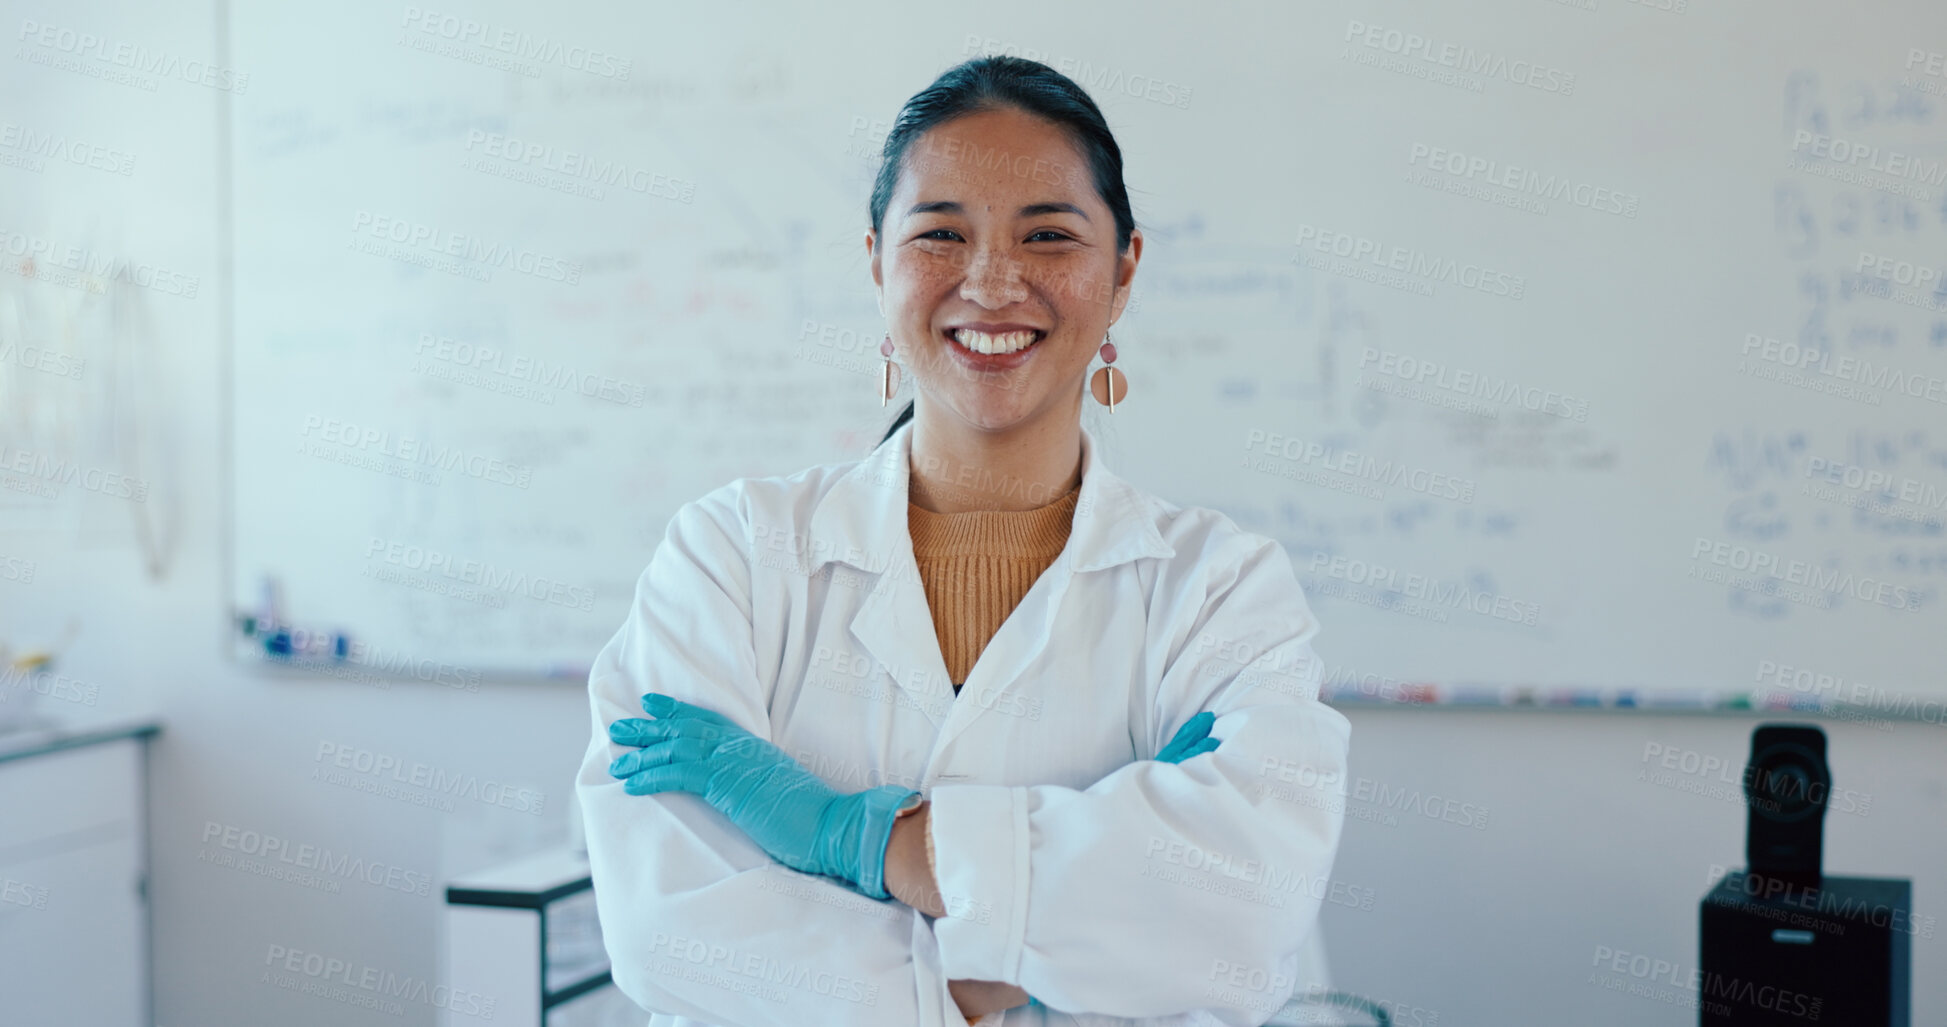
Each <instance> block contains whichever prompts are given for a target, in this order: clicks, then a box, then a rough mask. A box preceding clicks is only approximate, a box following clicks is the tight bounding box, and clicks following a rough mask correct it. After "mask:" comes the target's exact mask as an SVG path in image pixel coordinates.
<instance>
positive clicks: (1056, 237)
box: [1028, 228, 1068, 242]
mask: <svg viewBox="0 0 1947 1027" xmlns="http://www.w3.org/2000/svg"><path fill="white" fill-rule="evenodd" d="M1043 235H1046V236H1052V237H1053V238H1050V239H1043V240H1041V241H1042V242H1061V241H1062V240H1064V239H1067V238H1068V235H1067V233H1065V232H1057V231H1055V230H1054V229H1052V228H1044V229H1042V230H1041V231H1039V232H1036V233H1034V235H1030V236H1028V241H1029V242H1034V241H1035V240H1036V238H1037V237H1039V236H1043Z"/></svg>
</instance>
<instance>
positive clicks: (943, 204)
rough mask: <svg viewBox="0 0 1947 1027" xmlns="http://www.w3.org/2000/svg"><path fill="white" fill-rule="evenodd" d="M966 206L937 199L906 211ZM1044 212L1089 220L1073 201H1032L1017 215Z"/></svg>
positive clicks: (936, 211)
mask: <svg viewBox="0 0 1947 1027" xmlns="http://www.w3.org/2000/svg"><path fill="white" fill-rule="evenodd" d="M964 213H966V208H965V207H962V206H960V204H959V203H958V202H957V201H954V200H935V201H933V202H932V203H917V204H914V205H913V209H912V210H909V211H907V212H906V216H907V217H911V216H913V215H915V214H964ZM1043 214H1074V215H1077V216H1079V217H1080V218H1081V219H1082V220H1083V221H1088V220H1089V216H1088V212H1087V211H1084V210H1083V209H1082V208H1080V207H1077V206H1075V205H1074V204H1072V203H1030V204H1028V205H1027V206H1025V207H1022V208H1021V209H1020V211H1019V212H1017V213H1016V214H1015V216H1016V217H1023V218H1032V217H1040V216H1041V215H1043Z"/></svg>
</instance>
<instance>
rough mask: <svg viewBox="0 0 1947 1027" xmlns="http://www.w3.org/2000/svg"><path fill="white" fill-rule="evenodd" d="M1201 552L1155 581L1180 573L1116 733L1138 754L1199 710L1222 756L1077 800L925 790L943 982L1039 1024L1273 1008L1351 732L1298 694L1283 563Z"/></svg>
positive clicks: (1245, 546) (985, 789)
mask: <svg viewBox="0 0 1947 1027" xmlns="http://www.w3.org/2000/svg"><path fill="white" fill-rule="evenodd" d="M1189 544H1192V543H1183V544H1182V545H1189ZM1200 544H1201V545H1202V547H1203V551H1202V554H1201V556H1200V558H1198V559H1195V560H1185V561H1176V560H1172V561H1166V562H1165V564H1164V568H1165V569H1164V570H1163V571H1161V572H1160V576H1162V577H1163V578H1164V579H1167V577H1168V575H1170V574H1171V573H1179V574H1182V575H1183V577H1184V579H1185V580H1183V581H1181V582H1180V583H1179V584H1174V585H1172V584H1168V583H1167V580H1165V583H1164V584H1163V585H1162V586H1161V587H1158V588H1156V589H1155V590H1154V591H1153V593H1152V595H1153V596H1154V599H1153V601H1152V606H1151V609H1150V613H1149V628H1148V639H1147V641H1146V642H1145V646H1146V654H1147V655H1146V657H1145V659H1146V660H1147V661H1149V665H1151V666H1157V667H1161V673H1160V676H1159V677H1158V678H1157V684H1156V686H1155V692H1154V694H1153V703H1152V704H1151V706H1150V708H1149V710H1148V719H1149V721H1150V723H1148V724H1145V725H1132V731H1139V732H1146V733H1147V735H1148V737H1147V738H1143V737H1137V738H1136V739H1135V742H1136V745H1137V750H1138V752H1143V753H1145V755H1146V756H1149V757H1153V756H1154V754H1155V753H1156V752H1157V751H1159V750H1160V749H1161V748H1162V746H1163V744H1164V743H1165V742H1166V740H1167V738H1168V737H1169V736H1170V735H1172V734H1174V732H1175V731H1176V729H1177V728H1178V727H1180V726H1181V725H1182V724H1183V723H1184V722H1185V721H1187V720H1189V719H1190V717H1191V716H1193V715H1195V714H1196V713H1198V712H1200V711H1202V710H1211V711H1213V712H1214V713H1215V714H1216V721H1215V723H1214V724H1213V725H1212V728H1211V732H1210V733H1211V735H1212V736H1213V737H1215V738H1218V739H1219V740H1220V741H1221V744H1220V745H1219V747H1218V748H1217V749H1216V750H1215V751H1214V752H1211V753H1208V754H1204V755H1199V756H1197V757H1195V758H1192V759H1190V760H1188V761H1185V762H1184V763H1181V764H1170V763H1161V762H1156V761H1154V760H1153V758H1152V759H1144V760H1141V761H1138V762H1135V763H1132V764H1129V765H1127V766H1124V767H1121V768H1118V769H1117V770H1115V771H1114V772H1113V773H1111V774H1109V775H1108V776H1107V777H1105V778H1103V779H1102V780H1100V781H1098V782H1097V783H1095V784H1094V785H1092V786H1090V787H1089V788H1088V789H1086V790H1079V791H1078V790H1076V789H1073V788H1067V787H1061V786H1056V785H1030V786H1022V787H1001V786H993V785H971V784H970V785H940V786H938V787H936V788H935V789H934V790H933V794H932V796H931V801H932V810H931V823H932V826H931V834H932V840H933V843H934V850H935V859H936V864H937V876H938V878H939V884H940V890H941V894H942V896H943V897H944V900H945V903H946V906H947V913H948V915H947V916H945V917H942V918H940V919H939V920H938V921H936V922H935V924H934V933H935V935H936V937H937V938H938V939H939V945H940V959H941V963H942V965H943V966H944V968H945V971H946V973H947V975H948V976H949V977H953V978H974V979H978V980H998V981H1006V982H1009V983H1012V984H1016V985H1019V986H1020V987H1022V988H1024V989H1026V990H1027V991H1028V993H1029V994H1031V995H1033V996H1034V997H1035V998H1037V999H1039V1000H1040V1001H1041V1002H1042V1003H1044V1004H1046V1005H1047V1006H1049V1007H1050V1008H1053V1009H1057V1010H1068V1011H1073V1012H1078V1013H1080V1012H1087V1013H1097V1014H1109V1015H1115V1016H1124V1017H1160V1016H1169V1015H1174V1014H1183V1013H1190V1012H1192V1011H1203V1013H1204V1015H1206V1016H1210V1017H1214V1018H1215V1020H1216V1021H1218V1022H1222V1023H1225V1024H1261V1023H1263V1022H1264V1021H1266V1020H1268V1019H1270V1018H1271V1016H1272V1015H1273V1014H1274V1013H1275V1012H1276V1011H1277V1009H1278V1008H1279V1006H1281V1005H1282V1004H1283V1003H1284V1002H1285V1001H1286V1000H1287V999H1288V998H1289V997H1290V995H1291V993H1292V991H1293V990H1294V979H1293V978H1294V974H1295V968H1296V966H1297V962H1298V950H1299V948H1300V946H1301V944H1302V943H1303V942H1305V941H1306V939H1307V937H1308V936H1309V933H1310V932H1311V931H1312V930H1313V929H1314V926H1315V924H1316V921H1317V915H1318V910H1319V908H1320V905H1321V903H1322V901H1323V900H1324V899H1325V898H1326V897H1327V896H1328V895H1329V894H1331V889H1332V888H1333V887H1335V886H1334V885H1332V884H1331V883H1330V882H1329V880H1328V878H1329V875H1330V873H1331V869H1332V862H1333V857H1334V855H1335V854H1336V852H1337V849H1338V842H1339V833H1340V829H1341V827H1342V826H1343V820H1344V805H1343V802H1344V799H1343V797H1344V794H1345V762H1346V750H1347V745H1348V741H1349V738H1350V734H1351V726H1350V724H1349V723H1348V722H1347V721H1346V719H1345V717H1344V716H1343V715H1342V714H1340V713H1339V712H1338V711H1336V710H1334V709H1332V708H1330V707H1328V706H1325V705H1323V704H1322V703H1320V702H1319V701H1318V686H1319V682H1320V679H1321V676H1322V674H1321V670H1320V667H1319V663H1318V659H1317V657H1316V655H1315V654H1314V652H1313V650H1312V646H1311V641H1312V638H1313V637H1314V636H1315V635H1316V634H1317V631H1318V622H1317V620H1316V619H1315V618H1314V617H1313V616H1312V612H1311V610H1310V607H1309V605H1308V604H1307V602H1306V600H1305V596H1304V593H1303V590H1302V587H1301V586H1300V585H1299V583H1298V579H1297V575H1296V574H1295V572H1294V571H1293V569H1292V566H1291V561H1290V558H1289V557H1288V556H1287V555H1286V554H1285V552H1284V549H1283V548H1282V547H1281V546H1280V545H1278V544H1277V543H1276V542H1275V541H1273V540H1271V539H1267V538H1264V537H1263V536H1259V535H1253V534H1248V533H1245V532H1242V531H1237V530H1235V529H1231V530H1229V531H1212V532H1211V533H1210V535H1209V536H1206V537H1205V538H1204V539H1203V540H1202V541H1201V543H1200ZM1182 545H1179V551H1180V550H1181V548H1182ZM1173 569H1174V570H1173ZM1132 719H1133V718H1132Z"/></svg>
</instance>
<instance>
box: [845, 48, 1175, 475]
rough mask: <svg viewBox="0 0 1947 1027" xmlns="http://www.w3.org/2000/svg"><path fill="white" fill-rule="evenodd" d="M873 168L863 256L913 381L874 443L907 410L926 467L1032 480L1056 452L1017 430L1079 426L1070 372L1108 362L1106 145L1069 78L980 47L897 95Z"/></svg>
mask: <svg viewBox="0 0 1947 1027" xmlns="http://www.w3.org/2000/svg"><path fill="white" fill-rule="evenodd" d="M882 161H883V163H882V164H881V166H880V169H879V174H878V177H877V179H876V181H875V182H874V183H873V189H872V199H871V205H870V212H871V222H872V225H871V228H870V229H869V230H868V231H867V232H866V238H865V246H866V253H867V255H868V256H869V257H870V258H871V262H872V280H873V282H874V284H875V285H876V286H877V291H878V297H879V309H880V311H881V313H883V314H885V316H886V318H887V328H888V338H889V340H890V342H891V348H892V349H893V351H894V353H896V354H897V355H898V357H899V359H900V361H901V363H903V364H904V365H905V366H906V367H908V368H909V369H911V371H912V373H913V375H914V377H915V378H916V379H917V380H918V389H919V396H918V398H916V399H915V400H914V401H913V402H912V403H911V404H909V405H908V406H907V408H906V410H905V411H903V412H902V413H901V414H900V416H899V418H898V419H897V420H895V421H894V422H893V425H892V427H891V428H890V429H888V431H887V433H886V436H887V437H888V438H890V437H891V434H892V432H893V431H896V430H898V428H899V427H900V426H901V425H903V424H905V423H906V421H908V420H909V419H914V418H917V419H918V421H919V422H920V424H919V426H918V428H917V430H916V432H915V440H914V441H915V451H916V453H918V454H919V455H920V459H921V463H922V465H923V466H924V467H927V468H936V469H944V468H945V466H946V465H947V464H948V463H954V464H964V463H969V462H975V463H979V464H981V465H982V466H987V467H989V468H990V469H996V470H999V471H1000V472H1001V473H1003V474H1015V475H1018V476H1019V477H1020V478H1021V479H1023V480H1034V481H1043V482H1044V483H1045V480H1046V477H1047V476H1048V475H1050V474H1054V473H1059V472H1065V471H1066V470H1068V469H1069V467H1072V461H1069V462H1068V463H1067V464H1065V465H1064V464H1063V463H1062V462H1061V461H1058V460H1057V461H1040V462H1037V461H1033V460H1025V461H1024V460H1021V459H1020V457H1021V456H1023V455H1025V454H1029V453H1033V452H1034V451H1036V450H1046V449H1051V448H1055V449H1058V448H1060V447H1047V446H1043V445H1026V446H1024V445H1021V444H1020V440H1023V439H1030V438H1032V439H1038V440H1040V441H1041V442H1044V443H1045V442H1048V441H1051V440H1053V439H1056V438H1062V437H1064V436H1065V435H1067V434H1069V433H1072V431H1073V430H1074V426H1075V425H1076V424H1078V423H1079V418H1080V412H1081V392H1082V390H1081V382H1082V378H1083V375H1084V373H1085V372H1086V369H1087V367H1088V364H1089V361H1090V359H1091V358H1092V357H1093V356H1095V355H1096V354H1097V353H1098V352H1100V353H1101V354H1102V355H1103V356H1104V358H1105V361H1112V360H1113V359H1114V353H1115V350H1114V347H1113V346H1112V345H1111V344H1109V343H1108V341H1107V337H1108V332H1109V327H1110V326H1111V325H1112V324H1114V323H1115V321H1116V320H1117V319H1118V318H1120V317H1121V316H1122V311H1123V308H1124V306H1125V305H1126V304H1127V302H1128V299H1129V284H1130V281H1131V280H1132V279H1133V278H1134V276H1135V273H1136V265H1137V263H1138V262H1139V261H1140V260H1141V259H1142V248H1143V238H1142V232H1141V231H1140V230H1139V229H1137V228H1136V225H1135V217H1134V215H1133V213H1132V212H1131V210H1130V207H1129V193H1128V190H1127V188H1125V187H1124V185H1123V181H1122V150H1121V148H1120V147H1119V146H1117V145H1116V141H1115V137H1114V136H1113V135H1112V134H1111V133H1110V132H1109V127H1108V124H1107V122H1105V121H1104V120H1103V118H1102V112H1101V110H1100V109H1099V108H1097V107H1096V105H1095V102H1094V101H1093V100H1091V99H1089V97H1088V94H1087V93H1085V92H1083V91H1082V89H1081V87H1079V86H1077V85H1075V83H1074V82H1072V81H1070V80H1069V79H1068V78H1066V77H1065V76H1063V75H1061V74H1059V73H1058V72H1055V71H1053V70H1052V69H1050V68H1048V67H1047V66H1046V65H1043V64H1040V63H1037V62H1035V61H1029V60H1022V59H1020V58H1013V57H990V58H985V59H981V60H976V61H969V62H967V63H965V64H962V65H960V66H959V67H957V68H954V69H952V70H950V71H948V72H947V73H946V74H944V75H941V76H940V77H939V79H938V80H936V81H935V82H934V83H933V84H932V85H931V86H929V87H928V88H927V89H926V90H924V91H922V92H921V93H919V94H918V95H917V96H914V97H913V98H912V99H911V100H909V101H907V103H906V106H905V108H904V109H903V110H901V112H900V115H899V118H898V120H897V121H896V122H895V123H894V124H893V127H892V130H891V131H890V132H888V133H887V135H886V142H885V147H884V150H883V152H882ZM1003 312H1004V313H1007V314H1009V315H1010V316H1008V317H1006V318H1004V319H1003V318H1000V317H998V314H999V313H1003ZM1103 377H1104V378H1105V379H1107V381H1106V383H1105V384H1106V385H1107V386H1108V387H1112V388H1113V395H1112V396H1111V395H1110V393H1109V392H1108V391H1105V390H1104V389H1102V388H1098V391H1097V399H1098V400H1100V401H1103V402H1107V401H1108V400H1110V399H1113V400H1114V401H1115V402H1117V403H1120V402H1121V401H1122V398H1123V396H1124V395H1126V393H1127V382H1126V380H1124V379H1123V378H1122V376H1121V374H1120V373H1119V372H1114V371H1109V372H1108V373H1107V374H1105V375H1104V376H1103ZM1003 454H1012V457H1003ZM997 458H999V459H1002V460H1003V461H1004V462H1005V463H1007V464H1009V465H1012V466H1007V467H1004V468H996V467H994V463H993V461H994V460H996V459H997ZM922 475H924V472H922ZM1037 476H1038V477H1037ZM931 477H932V478H934V479H935V480H936V481H937V480H938V479H939V478H940V476H939V475H932V476H931ZM933 483H934V482H929V481H922V482H920V483H919V484H920V485H921V486H922V487H921V488H920V489H919V490H918V491H919V494H920V499H921V502H922V505H925V506H927V507H929V508H932V509H936V510H938V511H939V512H958V511H959V510H960V509H991V508H999V509H1010V508H1018V507H1009V506H1006V505H1001V506H999V507H990V506H988V505H986V504H987V503H989V502H991V500H992V498H993V497H985V498H982V499H969V500H967V503H968V504H971V505H962V504H959V503H954V502H951V501H950V500H947V499H945V498H944V497H941V496H938V495H932V496H930V497H929V496H928V494H927V489H926V488H925V486H927V485H930V484H933ZM1038 494H1045V493H1038ZM928 498H930V499H931V500H932V501H931V502H927V499H928ZM1023 502H1027V501H1023ZM1031 505H1039V503H1032V504H1031Z"/></svg>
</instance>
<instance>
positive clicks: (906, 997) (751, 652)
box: [575, 483, 967, 1027]
mask: <svg viewBox="0 0 1947 1027" xmlns="http://www.w3.org/2000/svg"><path fill="white" fill-rule="evenodd" d="M735 484H736V483H732V485H733V486H734V485H735ZM744 523H745V518H744V515H743V511H742V500H741V499H740V497H739V494H738V493H737V492H736V491H734V490H733V488H732V486H725V487H724V488H723V489H720V490H718V491H715V492H712V493H711V494H709V495H707V496H705V497H703V498H702V499H699V500H697V501H695V502H693V503H690V504H687V505H685V506H684V507H682V508H681V509H680V510H678V512H677V513H676V515H675V516H674V517H673V518H672V519H671V522H670V525H669V528H668V530H667V533H666V535H665V537H664V539H663V542H662V544H661V545H660V546H659V547H658V548H657V550H656V553H655V555H654V557H653V558H652V559H651V560H650V563H649V566H648V568H647V569H646V570H644V572H643V573H642V576H641V578H640V579H639V581H638V583H637V586H636V593H635V599H634V603H633V605H632V607H631V608H630V611H629V614H628V617H627V619H626V620H625V621H624V623H623V625H622V627H621V629H620V630H619V631H618V632H617V633H616V635H615V637H614V638H613V639H612V640H611V641H610V642H609V643H608V645H607V646H606V647H604V648H603V649H602V651H601V653H600V655H599V656H598V657H597V658H596V661H595V664H594V666H593V669H592V671H591V673H590V675H589V680H588V692H589V701H590V704H591V708H592V714H593V737H592V738H591V739H590V742H589V746H588V752H587V755H586V757H585V758H584V760H583V762H582V765H581V770H580V773H579V774H578V776H577V779H576V783H575V792H576V795H577V798H578V799H579V801H580V803H581V808H582V816H583V821H584V823H585V826H586V830H587V837H588V861H589V867H590V871H591V874H592V876H593V879H594V886H595V904H596V912H597V915H598V916H599V917H600V921H601V925H602V940H603V944H604V945H605V946H606V947H607V949H608V954H609V959H610V961H611V964H612V973H613V975H614V980H615V983H616V986H617V987H618V988H620V989H621V990H622V992H623V993H624V994H626V995H628V996H629V998H631V999H633V1000H635V1002H636V1003H637V1004H638V1005H640V1006H642V1007H643V1008H645V1009H648V1010H651V1011H657V1012H663V1013H669V1014H674V1015H677V1016H684V1017H689V1018H692V1019H695V1020H699V1021H702V1022H704V1023H710V1024H718V1025H722V1027H786V1025H789V1027H800V1025H802V1024H806V1023H847V1024H861V1025H868V1027H869V1025H880V1024H883V1025H888V1027H890V1025H898V1027H910V1025H913V1024H921V1025H927V1027H966V1024H967V1021H966V1019H965V1018H964V1017H962V1016H961V1015H960V1013H959V1008H958V1006H957V1005H956V1004H955V1003H954V1001H953V999H952V996H951V995H949V994H948V992H947V978H946V977H945V975H944V974H943V973H942V972H941V969H940V963H939V951H938V945H937V942H936V940H935V938H934V935H933V928H932V924H931V922H930V921H928V920H927V919H926V918H925V917H923V916H921V915H920V914H919V913H917V912H915V911H914V910H912V909H910V908H908V907H906V906H904V905H901V904H899V903H897V902H880V901H875V900H873V899H869V898H867V897H865V896H864V895H863V894H861V893H860V892H858V891H857V890H855V889H852V888H850V887H849V886H846V885H843V884H840V883H838V882H836V881H834V880H832V879H830V878H826V877H820V876H816V875H809V874H802V873H799V872H797V871H794V870H790V869H788V868H785V867H783V866H782V865H780V864H778V863H776V862H775V861H774V860H772V859H771V858H770V856H769V855H768V854H767V853H765V852H764V851H763V850H762V849H761V848H759V847H758V846H757V845H756V844H755V843H754V842H752V841H750V839H749V838H748V836H746V835H745V834H744V833H743V832H742V831H741V830H739V829H738V828H737V827H736V826H735V825H734V824H732V823H731V822H730V821H729V819H727V818H726V817H724V816H723V815H722V814H721V813H719V812H718V811H717V810H715V809H714V808H712V807H710V806H709V805H708V804H707V803H705V802H704V801H703V799H702V798H701V797H699V796H696V795H692V794H689V793H685V792H672V793H661V794H656V795H641V796H637V795H630V794H628V793H627V792H626V791H624V790H623V787H622V782H621V781H619V780H617V779H615V778H613V777H611V776H610V775H609V773H608V766H609V763H610V762H611V761H612V760H613V759H614V758H615V757H617V756H619V755H621V754H622V753H623V752H625V751H629V747H625V746H620V745H616V744H614V743H612V742H611V741H610V740H609V738H608V725H609V724H611V723H613V722H614V721H616V720H618V719H621V718H624V717H643V716H647V714H645V713H644V712H643V710H642V707H641V704H640V697H641V696H642V695H643V694H644V693H646V692H659V693H662V694H664V695H671V696H675V697H676V698H678V699H682V700H684V701H686V702H690V703H695V704H697V705H699V706H706V707H708V708H710V709H713V710H716V711H718V712H720V713H723V714H724V715H726V716H728V717H730V718H731V719H733V720H735V721H736V722H737V723H738V724H739V725H740V726H742V727H743V728H745V729H746V730H748V731H751V732H752V733H754V734H756V735H758V736H759V737H762V738H766V739H770V738H771V737H772V731H771V723H770V717H769V713H768V710H767V702H766V698H765V696H764V695H763V694H762V687H761V685H760V678H759V675H758V671H757V666H756V656H755V646H754V643H753V634H752V620H751V618H752V604H751V598H750V587H751V571H750V556H749V553H750V550H749V548H748V545H747V542H746V540H747V539H748V534H747V533H746V532H745V530H744V529H743V524H744Z"/></svg>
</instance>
